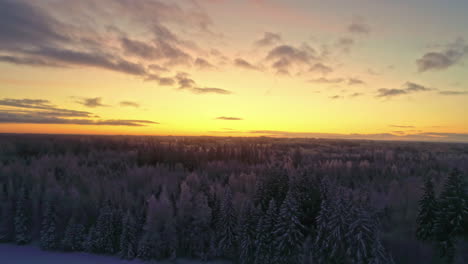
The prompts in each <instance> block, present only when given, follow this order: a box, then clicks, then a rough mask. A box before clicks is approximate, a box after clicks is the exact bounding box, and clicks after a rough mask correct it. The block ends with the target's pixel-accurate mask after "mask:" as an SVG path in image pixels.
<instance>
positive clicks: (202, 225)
mask: <svg viewBox="0 0 468 264" xmlns="http://www.w3.org/2000/svg"><path fill="white" fill-rule="evenodd" d="M467 178H468V144H455V143H452V144H449V143H417V142H378V141H349V140H326V139H274V138H212V137H143V136H140V137H130V136H51V135H47V136H46V135H28V136H27V135H2V136H0V242H2V243H9V244H13V243H15V244H18V245H27V244H37V245H39V246H40V248H41V249H42V250H44V251H63V252H87V253H95V254H101V255H115V256H118V257H120V258H122V259H126V260H132V259H139V260H140V261H150V260H166V261H171V260H175V259H179V258H184V259H193V260H200V261H209V260H213V259H220V260H229V261H232V262H233V263H241V264H269V263H278V264H296V263H302V264H312V263H336V264H338V263H345V264H347V263H350V264H351V263H363V264H364V263H369V264H370V263H467V262H468V256H467V254H468V253H467V252H468V192H467V180H468V179H467ZM0 258H1V256H0Z"/></svg>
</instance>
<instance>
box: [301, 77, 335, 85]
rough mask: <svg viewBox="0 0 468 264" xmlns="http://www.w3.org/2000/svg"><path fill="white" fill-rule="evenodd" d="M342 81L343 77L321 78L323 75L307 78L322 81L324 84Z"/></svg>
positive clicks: (314, 81)
mask: <svg viewBox="0 0 468 264" xmlns="http://www.w3.org/2000/svg"><path fill="white" fill-rule="evenodd" d="M343 81H344V79H343V78H323V77H322V78H318V79H312V80H309V82H312V83H324V84H337V83H341V82H343Z"/></svg>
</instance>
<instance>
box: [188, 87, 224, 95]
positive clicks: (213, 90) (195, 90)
mask: <svg viewBox="0 0 468 264" xmlns="http://www.w3.org/2000/svg"><path fill="white" fill-rule="evenodd" d="M190 91H192V92H193V93H196V94H209V93H213V94H232V92H231V91H228V90H224V89H221V88H200V87H194V88H191V89H190Z"/></svg>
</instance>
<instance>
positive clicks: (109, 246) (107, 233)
mask: <svg viewBox="0 0 468 264" xmlns="http://www.w3.org/2000/svg"><path fill="white" fill-rule="evenodd" d="M95 232H96V239H95V241H94V242H95V244H94V248H95V250H96V251H97V252H98V253H108V254H113V253H115V252H116V249H115V248H114V243H115V241H114V236H115V235H114V232H115V231H114V218H113V211H112V208H111V207H110V205H109V204H107V205H105V206H104V207H103V208H102V209H101V210H100V212H99V216H98V219H97V222H96V229H95Z"/></svg>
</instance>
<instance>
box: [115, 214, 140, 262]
mask: <svg viewBox="0 0 468 264" xmlns="http://www.w3.org/2000/svg"><path fill="white" fill-rule="evenodd" d="M136 254H137V227H136V222H135V218H134V217H133V215H132V214H131V212H130V211H127V213H126V214H125V217H124V220H123V227H122V234H121V236H120V251H119V255H120V257H121V258H123V259H134V258H135V257H136Z"/></svg>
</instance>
